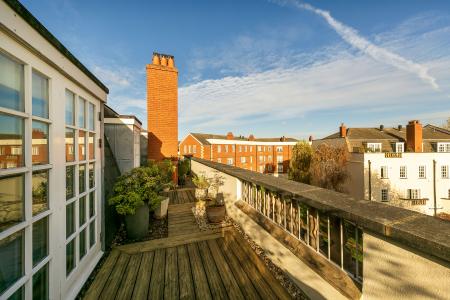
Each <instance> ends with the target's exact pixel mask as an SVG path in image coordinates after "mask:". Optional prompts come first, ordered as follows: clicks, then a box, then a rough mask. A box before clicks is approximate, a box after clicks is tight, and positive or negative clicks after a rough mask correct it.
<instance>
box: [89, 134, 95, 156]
mask: <svg viewBox="0 0 450 300" xmlns="http://www.w3.org/2000/svg"><path fill="white" fill-rule="evenodd" d="M94 142H95V134H94V133H89V159H94V158H95V144H94Z"/></svg>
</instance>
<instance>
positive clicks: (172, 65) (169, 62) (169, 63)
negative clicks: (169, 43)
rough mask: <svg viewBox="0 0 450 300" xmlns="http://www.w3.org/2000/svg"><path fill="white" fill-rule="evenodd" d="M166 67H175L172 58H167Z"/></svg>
mask: <svg viewBox="0 0 450 300" xmlns="http://www.w3.org/2000/svg"><path fill="white" fill-rule="evenodd" d="M167 66H168V67H169V68H173V67H175V61H174V59H173V57H169V61H168V62H167Z"/></svg>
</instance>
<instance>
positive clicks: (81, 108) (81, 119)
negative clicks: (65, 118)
mask: <svg viewBox="0 0 450 300" xmlns="http://www.w3.org/2000/svg"><path fill="white" fill-rule="evenodd" d="M85 108H86V101H85V100H84V99H82V98H80V101H78V127H81V128H85V127H86V123H85V122H86V118H85V116H86V109H85Z"/></svg>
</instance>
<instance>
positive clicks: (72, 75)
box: [0, 0, 108, 299]
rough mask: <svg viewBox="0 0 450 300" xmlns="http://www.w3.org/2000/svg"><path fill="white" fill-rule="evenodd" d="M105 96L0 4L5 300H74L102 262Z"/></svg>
mask: <svg viewBox="0 0 450 300" xmlns="http://www.w3.org/2000/svg"><path fill="white" fill-rule="evenodd" d="M107 93H108V89H107V88H106V87H105V86H104V85H103V84H102V83H101V82H100V81H99V80H98V79H97V78H96V77H95V76H94V75H93V74H92V73H90V72H89V71H88V70H87V69H86V68H85V67H84V66H83V65H82V64H81V63H80V62H79V61H78V60H77V59H76V58H75V57H74V56H73V55H72V54H71V53H70V52H69V51H68V50H67V49H66V48H65V47H64V46H63V45H62V44H61V43H60V42H59V41H58V40H57V39H56V38H55V37H54V36H53V35H51V33H50V32H48V31H47V30H46V29H45V28H44V26H42V25H41V23H39V21H38V20H36V19H35V18H34V17H33V16H32V15H31V14H30V13H29V12H28V11H27V10H26V9H25V8H24V7H23V6H22V5H21V4H20V3H19V2H18V1H13V0H7V1H6V0H5V1H4V0H2V1H0V299H8V298H10V297H11V298H13V299H32V298H33V299H48V298H50V299H72V298H74V297H75V296H76V295H77V293H78V291H79V290H80V288H81V287H82V286H83V284H84V283H85V281H86V279H87V278H88V276H89V275H90V273H91V271H92V270H93V269H94V267H95V265H96V264H97V262H98V261H99V259H100V258H101V256H102V254H103V253H102V249H101V246H102V243H101V238H100V237H101V232H102V226H101V224H102V217H101V216H102V202H103V201H102V164H103V151H102V145H101V138H102V135H103V128H102V123H101V122H100V121H99V120H101V115H102V113H103V103H104V102H105V101H106V98H107Z"/></svg>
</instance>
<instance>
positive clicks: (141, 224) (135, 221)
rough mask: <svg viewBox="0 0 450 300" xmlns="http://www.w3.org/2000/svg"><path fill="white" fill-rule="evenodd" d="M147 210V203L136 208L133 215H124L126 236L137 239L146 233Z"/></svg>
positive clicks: (147, 222)
mask: <svg viewBox="0 0 450 300" xmlns="http://www.w3.org/2000/svg"><path fill="white" fill-rule="evenodd" d="M148 224H149V210H148V204H147V203H145V204H144V205H142V206H140V207H138V208H136V213H135V214H134V215H126V216H125V228H126V230H127V236H128V238H129V239H131V240H137V239H141V238H143V237H145V236H146V235H147V234H148Z"/></svg>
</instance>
